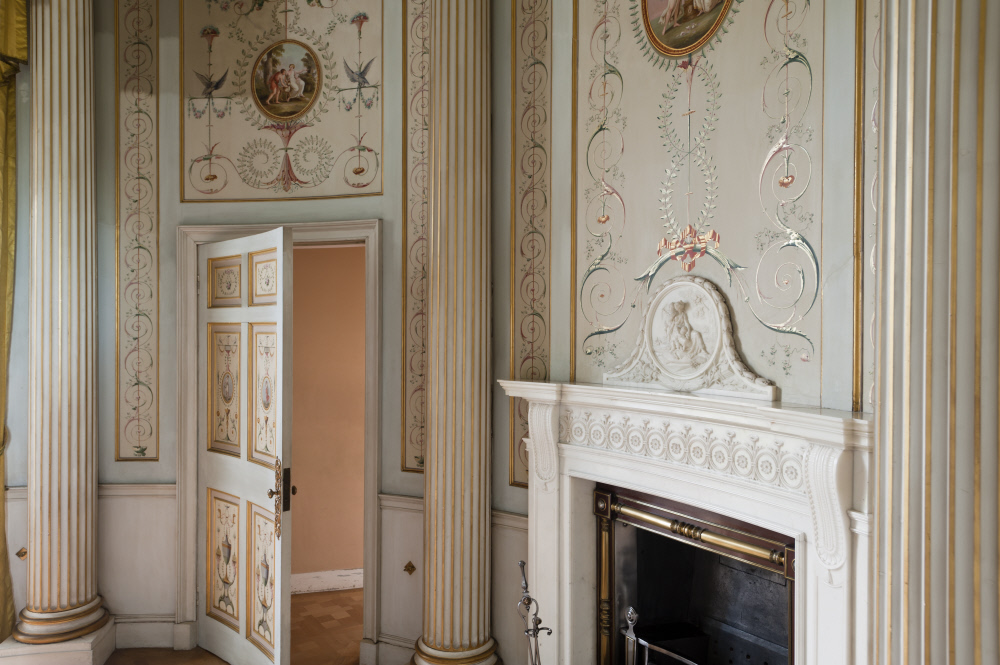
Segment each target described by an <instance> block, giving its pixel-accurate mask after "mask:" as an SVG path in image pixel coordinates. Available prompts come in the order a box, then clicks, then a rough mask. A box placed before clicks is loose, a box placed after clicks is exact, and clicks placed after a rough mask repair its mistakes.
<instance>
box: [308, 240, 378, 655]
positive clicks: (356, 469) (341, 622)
mask: <svg viewBox="0 0 1000 665" xmlns="http://www.w3.org/2000/svg"><path fill="white" fill-rule="evenodd" d="M294 256H295V260H294V264H293V265H294V268H293V271H294V277H293V287H292V289H293V299H292V309H293V316H294V320H295V326H294V328H293V331H294V333H293V349H294V353H293V367H294V370H293V379H292V382H293V388H292V392H293V400H294V403H295V409H294V412H293V426H292V430H293V432H294V438H295V455H296V463H295V466H296V474H295V480H294V483H295V490H297V492H296V494H295V499H294V501H295V504H296V505H295V529H294V531H293V532H292V645H291V646H292V663H293V665H314V664H316V665H318V664H320V663H323V664H330V663H336V664H338V665H356V664H357V663H358V662H359V658H360V647H361V638H362V623H363V617H364V592H363V587H364V580H365V575H364V499H365V497H364V465H365V417H364V415H365V353H364V350H365V248H364V245H358V244H347V245H327V244H319V245H314V244H300V245H295V246H294ZM295 490H293V491H295Z"/></svg>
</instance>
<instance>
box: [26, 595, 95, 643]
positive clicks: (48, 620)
mask: <svg viewBox="0 0 1000 665" xmlns="http://www.w3.org/2000/svg"><path fill="white" fill-rule="evenodd" d="M103 605H104V599H103V598H101V597H100V596H98V597H96V598H94V599H93V600H92V601H90V602H89V603H87V604H86V605H84V606H82V607H76V608H73V609H71V610H65V611H63V612H32V611H31V610H29V609H27V608H25V609H23V610H21V614H20V621H18V622H17V625H16V626H14V634H13V637H14V639H15V640H17V641H18V642H21V643H23V644H54V643H56V642H66V641H69V640H73V639H76V638H78V637H83V636H84V635H88V634H90V633H93V632H94V631H96V630H98V629H100V628H101V627H102V626H104V625H105V624H106V623H107V622H108V620H109V619H110V618H111V615H109V614H108V611H107V610H106V609H104V607H103Z"/></svg>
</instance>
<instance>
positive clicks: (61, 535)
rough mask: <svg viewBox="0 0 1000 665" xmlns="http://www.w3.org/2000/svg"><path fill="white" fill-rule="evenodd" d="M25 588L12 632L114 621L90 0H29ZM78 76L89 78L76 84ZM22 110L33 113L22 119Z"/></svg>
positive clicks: (32, 635)
mask: <svg viewBox="0 0 1000 665" xmlns="http://www.w3.org/2000/svg"><path fill="white" fill-rule="evenodd" d="M30 11H31V16H30V23H31V35H30V38H29V42H30V60H31V62H32V63H35V64H34V66H32V67H31V108H32V117H31V119H30V122H31V123H32V125H33V126H34V127H36V128H44V131H42V130H41V129H36V131H34V132H33V133H32V139H31V167H32V172H31V177H30V179H29V180H30V187H31V189H30V197H31V231H30V247H31V249H30V252H29V255H28V256H27V257H24V260H27V261H29V262H30V264H31V279H30V285H29V292H30V301H31V307H30V332H31V341H30V349H29V356H30V357H29V363H28V364H29V372H30V378H29V397H28V413H29V415H28V447H29V454H28V593H27V602H26V605H25V607H24V609H23V610H22V611H21V613H20V617H19V622H18V624H17V627H16V628H15V630H14V637H15V639H17V640H18V641H20V642H26V643H52V642H62V641H66V640H70V639H72V638H74V637H79V636H81V635H86V634H88V633H91V632H93V631H96V630H97V629H98V628H100V627H101V626H103V625H104V624H105V623H107V621H108V617H109V615H108V612H107V610H106V609H104V607H103V602H104V601H103V599H102V598H101V597H100V596H99V595H98V593H97V547H96V542H97V541H96V531H97V530H96V514H97V511H96V502H97V444H98V441H97V382H96V378H97V368H96V348H95V346H96V333H95V317H96V302H95V297H96V288H95V282H96V265H97V263H96V260H97V256H96V247H95V243H94V238H95V222H96V211H95V195H94V177H95V176H94V113H93V86H92V83H91V82H92V78H91V73H92V71H93V64H94V60H93V35H94V28H93V13H92V11H93V3H91V2H89V1H88V0H44V1H43V0H32V2H31V3H30ZM81 81H82V82H83V84H82V85H81ZM25 121H27V119H26V120H25Z"/></svg>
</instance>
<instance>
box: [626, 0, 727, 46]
mask: <svg viewBox="0 0 1000 665" xmlns="http://www.w3.org/2000/svg"><path fill="white" fill-rule="evenodd" d="M732 4H733V0H642V23H643V25H644V26H645V28H646V36H647V37H649V43H650V44H652V45H653V48H655V49H656V50H657V51H659V52H660V53H662V54H663V55H666V56H668V57H672V58H676V57H681V56H685V55H688V54H689V53H693V52H695V51H697V50H699V49H700V48H702V47H703V46H705V44H707V43H708V42H709V41H710V40H711V39H712V37H713V36H714V35H715V33H716V31H718V29H719V28H720V27H721V26H722V23H723V21H725V19H726V14H727V13H728V12H729V7H730V6H731V5H732Z"/></svg>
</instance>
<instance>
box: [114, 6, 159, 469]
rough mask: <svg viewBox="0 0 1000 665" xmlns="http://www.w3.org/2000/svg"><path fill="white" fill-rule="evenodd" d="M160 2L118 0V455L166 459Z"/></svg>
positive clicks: (116, 65)
mask: <svg viewBox="0 0 1000 665" xmlns="http://www.w3.org/2000/svg"><path fill="white" fill-rule="evenodd" d="M158 13H159V4H158V2H157V0H115V82H116V84H117V90H118V95H117V98H116V105H115V132H116V133H115V147H116V162H115V174H116V183H115V184H116V190H115V193H116V197H115V198H116V203H115V205H116V217H117V227H118V233H117V235H116V246H115V257H116V270H115V274H116V275H117V282H118V284H117V290H116V292H115V302H116V331H117V332H116V337H117V344H116V347H117V351H116V352H117V356H118V359H117V364H116V368H115V376H116V392H117V397H116V406H115V412H116V421H117V422H116V432H115V442H116V443H115V459H116V460H130V461H131V460H153V461H155V460H158V459H159V456H160V448H159V440H160V436H159V399H160V390H159V388H160V379H159V353H160V342H159V340H160V336H159V325H160V305H159V286H160V284H159V281H160V280H159V276H160V275H159V270H160V252H159V232H160V219H159V216H160V211H159V205H160V185H159V134H158V132H159V112H158V109H157V103H158V98H159V78H158V69H157V68H158V65H159V63H158V54H159V16H158Z"/></svg>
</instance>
